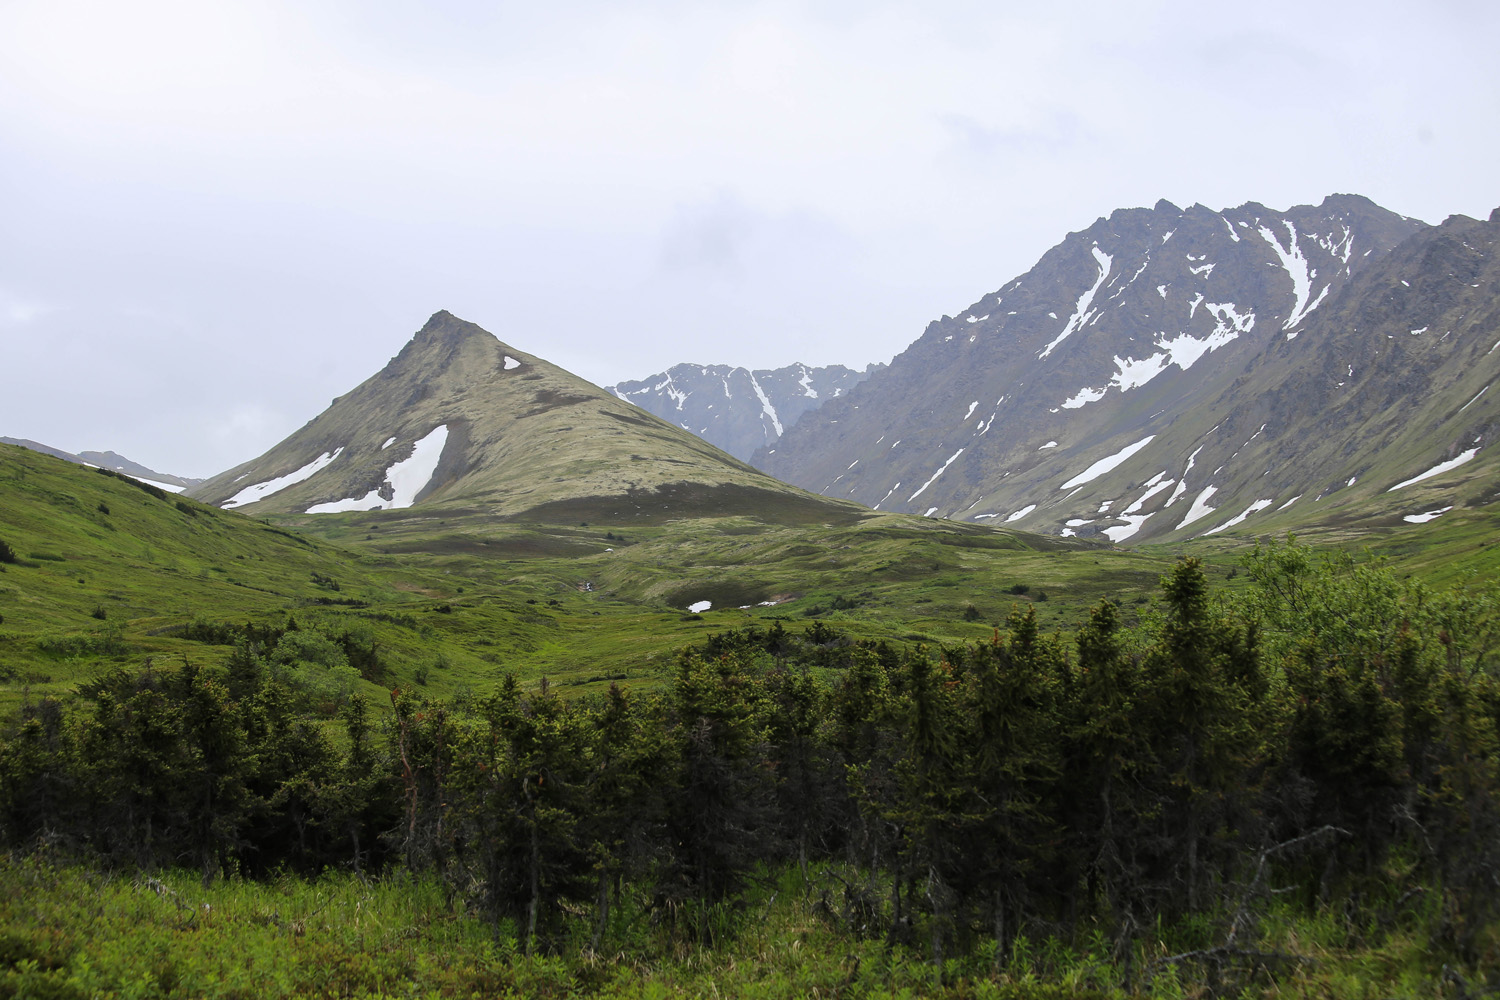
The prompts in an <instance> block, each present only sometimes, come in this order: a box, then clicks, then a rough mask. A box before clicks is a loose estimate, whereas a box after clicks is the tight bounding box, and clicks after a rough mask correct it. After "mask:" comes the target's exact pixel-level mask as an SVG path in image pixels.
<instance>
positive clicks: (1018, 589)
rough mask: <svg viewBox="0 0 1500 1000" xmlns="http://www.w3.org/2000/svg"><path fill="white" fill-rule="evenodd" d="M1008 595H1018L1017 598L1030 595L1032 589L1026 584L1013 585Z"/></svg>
mask: <svg viewBox="0 0 1500 1000" xmlns="http://www.w3.org/2000/svg"><path fill="white" fill-rule="evenodd" d="M1006 593H1007V594H1016V595H1017V596H1019V595H1021V594H1029V593H1031V588H1030V587H1029V586H1027V585H1026V584H1024V583H1016V584H1012V585H1011V588H1010V589H1009V590H1007V591H1006Z"/></svg>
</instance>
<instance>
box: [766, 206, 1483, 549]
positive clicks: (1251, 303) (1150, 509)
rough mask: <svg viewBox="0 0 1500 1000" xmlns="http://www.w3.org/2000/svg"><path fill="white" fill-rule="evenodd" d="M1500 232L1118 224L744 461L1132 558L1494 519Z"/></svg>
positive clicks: (1248, 219)
mask: <svg viewBox="0 0 1500 1000" xmlns="http://www.w3.org/2000/svg"><path fill="white" fill-rule="evenodd" d="M1497 233H1500V217H1497V216H1493V215H1492V216H1491V218H1490V219H1489V220H1488V221H1477V220H1474V219H1469V218H1466V217H1462V216H1455V217H1454V218H1451V219H1449V220H1448V221H1447V222H1445V223H1443V224H1442V225H1441V226H1428V225H1426V224H1425V223H1422V222H1419V221H1417V220H1414V219H1409V218H1405V217H1402V216H1399V215H1396V214H1395V213H1392V212H1389V211H1387V210H1385V209H1382V208H1380V207H1379V206H1377V205H1375V204H1374V203H1372V202H1370V201H1369V200H1368V199H1365V198H1362V197H1359V196H1352V195H1335V196H1331V197H1329V198H1327V199H1326V200H1324V201H1323V203H1322V204H1320V205H1318V206H1300V207H1296V208H1292V209H1290V210H1288V211H1286V212H1277V211H1273V210H1271V209H1269V208H1266V207H1265V206H1263V205H1259V204H1256V203H1253V202H1252V203H1249V204H1246V205H1242V206H1240V207H1238V208H1235V209H1230V210H1227V211H1224V212H1215V211H1212V210H1210V209H1208V208H1205V207H1203V206H1201V205H1194V206H1192V207H1190V208H1187V209H1179V208H1177V207H1176V206H1174V205H1171V204H1169V203H1167V202H1165V201H1163V202H1158V203H1157V205H1156V206H1155V207H1154V208H1151V209H1125V210H1120V211H1117V212H1114V213H1113V214H1111V215H1110V216H1109V217H1108V218H1106V219H1099V220H1098V221H1097V222H1095V223H1094V224H1093V225H1092V226H1090V227H1089V228H1087V229H1085V230H1083V231H1082V232H1077V233H1072V234H1069V236H1068V237H1067V238H1066V239H1064V240H1063V241H1062V242H1061V243H1060V244H1058V245H1057V246H1056V247H1054V248H1053V249H1052V250H1050V251H1048V252H1047V253H1046V254H1045V255H1044V256H1043V257H1042V258H1041V260H1040V261H1039V262H1038V263H1037V264H1036V265H1035V266H1034V267H1033V268H1032V269H1031V270H1029V271H1028V272H1026V273H1025V274H1023V275H1021V276H1020V277H1017V278H1015V279H1013V280H1011V281H1009V282H1007V283H1006V284H1004V285H1002V286H1001V287H1000V288H999V289H997V290H995V291H993V292H990V293H989V294H986V295H984V296H982V297H981V298H980V299H979V300H978V301H977V302H975V303H974V304H973V305H972V306H970V307H969V308H967V309H965V310H963V311H962V312H960V313H959V314H958V315H957V316H944V317H942V318H941V319H940V320H937V321H934V322H933V323H931V324H929V325H928V327H927V329H926V331H925V332H924V333H923V334H922V336H921V337H920V338H918V339H917V341H916V342H915V343H913V344H912V345H911V346H910V347H909V348H908V349H907V350H906V351H904V352H903V353H902V354H900V355H899V356H897V357H896V358H895V359H894V360H893V361H892V362H891V364H890V365H889V367H887V368H885V369H883V370H881V371H878V372H875V373H874V374H872V375H871V377H870V378H869V379H867V380H865V381H863V382H862V383H860V384H859V385H857V386H855V387H854V388H853V389H851V390H850V391H849V392H848V393H847V394H845V395H842V396H840V397H838V398H836V399H832V400H829V401H828V402H826V403H825V404H824V405H823V406H821V407H820V408H818V409H817V410H816V411H813V412H811V413H809V414H807V415H806V416H804V417H803V419H801V420H800V421H799V422H798V423H797V424H796V425H795V426H793V427H791V428H789V429H788V430H787V432H786V433H785V434H783V435H782V436H781V437H780V439H779V440H778V441H777V442H776V443H775V444H774V445H771V446H768V447H766V448H764V449H762V450H761V451H760V452H758V453H757V454H756V455H755V456H754V457H753V459H752V461H753V462H754V464H756V465H757V466H758V467H760V468H763V469H765V470H766V471H767V472H769V473H771V474H772V475H774V476H777V477H778V478H781V479H784V480H786V481H788V482H791V483H795V484H798V485H801V486H803V487H806V488H808V489H811V490H815V491H817V492H820V493H823V494H826V495H829V496H838V497H843V498H847V499H851V500H855V501H857V502H859V503H861V504H865V505H867V506H870V507H874V508H877V509H880V510H897V511H906V512H912V513H918V514H926V515H929V516H937V517H943V518H952V519H961V520H967V521H977V522H980V523H1006V524H1013V525H1015V526H1016V527H1018V528H1022V529H1024V530H1029V531H1034V532H1044V533H1050V534H1061V535H1074V534H1076V535H1093V534H1097V535H1104V536H1106V537H1108V538H1110V539H1111V540H1113V541H1115V542H1123V541H1126V540H1130V541H1139V540H1145V539H1178V538H1184V537H1190V536H1194V535H1198V534H1201V533H1205V532H1213V531H1217V530H1223V529H1227V528H1232V527H1236V526H1238V525H1239V524H1241V523H1245V524H1247V525H1248V526H1249V527H1250V528H1257V527H1261V526H1270V527H1276V528H1280V527H1292V526H1295V525H1297V524H1301V523H1311V522H1317V523H1328V522H1329V521H1331V520H1344V521H1348V520H1350V519H1351V518H1352V519H1354V520H1361V521H1363V522H1366V523H1369V524H1371V525H1375V524H1392V523H1396V524H1399V523H1401V521H1402V519H1403V518H1404V519H1407V520H1410V519H1412V518H1430V517H1433V516H1439V514H1438V513H1437V512H1440V511H1442V510H1444V509H1451V507H1453V506H1454V505H1456V504H1462V503H1484V502H1488V501H1490V500H1493V499H1494V492H1493V486H1492V484H1493V483H1494V480H1495V477H1494V475H1493V472H1494V469H1493V467H1492V464H1491V462H1490V461H1489V453H1488V452H1487V451H1486V450H1485V445H1486V443H1487V442H1488V441H1489V439H1490V436H1491V435H1492V433H1493V431H1494V425H1495V421H1496V416H1497V410H1496V406H1497V401H1496V398H1495V397H1494V396H1493V395H1492V394H1488V393H1487V389H1488V387H1489V385H1490V383H1491V382H1492V381H1493V380H1494V378H1495V376H1496V375H1497V374H1500V350H1497V347H1500V344H1497V340H1500V333H1497V318H1500V317H1497V298H1496V291H1497V285H1496V283H1495V282H1496V278H1497V277H1500V266H1497V262H1496V259H1495V254H1494V247H1495V238H1496V235H1497ZM1247 530H1248V528H1247Z"/></svg>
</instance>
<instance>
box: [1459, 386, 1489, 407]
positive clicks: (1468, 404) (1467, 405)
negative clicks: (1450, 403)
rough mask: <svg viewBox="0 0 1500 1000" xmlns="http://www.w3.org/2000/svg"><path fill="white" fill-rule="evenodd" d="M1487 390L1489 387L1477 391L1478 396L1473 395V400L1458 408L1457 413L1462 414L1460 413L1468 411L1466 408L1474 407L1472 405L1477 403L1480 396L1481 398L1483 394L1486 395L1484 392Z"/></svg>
mask: <svg viewBox="0 0 1500 1000" xmlns="http://www.w3.org/2000/svg"><path fill="white" fill-rule="evenodd" d="M1489 390H1490V387H1489V386H1485V387H1484V388H1483V389H1480V390H1479V392H1478V394H1477V395H1475V397H1474V398H1473V399H1471V400H1469V401H1468V402H1467V403H1465V404H1464V405H1463V406H1460V407H1459V408H1458V412H1459V413H1462V412H1464V411H1465V410H1467V409H1468V408H1469V407H1471V406H1473V405H1474V403H1475V402H1477V401H1478V399H1479V397H1480V396H1483V395H1484V394H1485V393H1486V392H1489Z"/></svg>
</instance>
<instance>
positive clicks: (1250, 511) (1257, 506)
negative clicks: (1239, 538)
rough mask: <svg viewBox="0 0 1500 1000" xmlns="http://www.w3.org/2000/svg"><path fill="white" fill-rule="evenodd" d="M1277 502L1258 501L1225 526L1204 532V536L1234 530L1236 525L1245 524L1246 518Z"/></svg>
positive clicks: (1273, 499) (1232, 518)
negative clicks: (1228, 529) (1227, 529)
mask: <svg viewBox="0 0 1500 1000" xmlns="http://www.w3.org/2000/svg"><path fill="white" fill-rule="evenodd" d="M1275 502H1276V498H1275V497H1272V498H1271V499H1269V500H1257V501H1255V502H1254V503H1253V504H1251V505H1250V506H1248V507H1246V508H1245V509H1244V510H1243V511H1242V512H1240V513H1239V514H1237V515H1235V516H1234V517H1231V518H1230V519H1229V520H1227V521H1225V522H1224V523H1223V524H1221V525H1219V526H1218V527H1217V528H1209V529H1208V530H1207V531H1205V532H1204V534H1205V535H1212V534H1215V533H1216V532H1220V531H1223V530H1224V529H1226V528H1232V527H1234V526H1235V525H1236V524H1242V523H1243V522H1244V520H1245V518H1247V517H1249V516H1250V515H1251V514H1254V513H1256V512H1257V511H1262V510H1265V509H1266V508H1267V507H1269V506H1271V504H1273V503H1275Z"/></svg>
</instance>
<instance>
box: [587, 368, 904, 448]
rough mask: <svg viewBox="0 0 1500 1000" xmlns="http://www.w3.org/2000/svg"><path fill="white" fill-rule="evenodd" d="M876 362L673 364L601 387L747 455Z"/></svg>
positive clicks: (868, 373)
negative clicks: (759, 365)
mask: <svg viewBox="0 0 1500 1000" xmlns="http://www.w3.org/2000/svg"><path fill="white" fill-rule="evenodd" d="M883 367H885V366H884V365H880V364H873V365H870V366H868V367H866V368H865V370H864V371H855V370H854V369H852V368H845V367H844V366H843V365H830V366H828V367H826V368H809V367H807V366H806V365H801V364H797V365H788V366H787V367H785V368H775V369H756V370H755V371H751V370H750V369H748V368H731V367H729V366H728V365H707V366H704V365H674V366H673V367H671V368H669V369H667V370H666V371H664V372H659V373H658V374H656V375H652V376H649V377H647V378H644V379H641V380H639V381H635V382H621V383H619V384H618V385H612V386H606V387H605V391H606V392H612V393H614V394H615V395H616V396H618V397H620V398H621V399H623V400H625V401H626V402H629V403H634V404H635V405H637V406H639V407H640V408H641V409H643V410H647V411H649V412H651V413H654V414H656V415H657V416H658V417H661V418H662V419H663V420H666V421H668V422H669V423H673V424H676V425H677V426H678V427H681V428H682V429H683V430H685V431H691V432H692V433H694V434H697V435H698V436H699V437H701V438H703V439H704V440H705V441H708V442H710V443H712V444H714V445H716V446H717V447H719V448H722V449H723V450H724V451H727V452H728V453H729V454H731V455H733V456H734V457H735V458H738V459H740V460H742V461H749V459H750V456H751V455H753V454H755V452H756V450H757V449H760V448H765V447H769V446H770V445H772V444H774V443H775V442H776V440H777V439H778V438H780V437H781V435H782V433H783V431H785V429H786V428H788V427H791V426H792V425H793V424H795V423H796V422H797V419H798V418H799V417H801V416H802V414H804V413H806V412H808V411H809V410H815V409H817V408H818V407H819V406H821V405H822V404H823V403H825V402H826V401H828V400H830V399H834V398H836V397H838V396H842V395H843V394H844V393H846V392H848V391H849V390H850V389H852V388H853V387H854V386H855V385H858V384H859V383H860V382H863V381H864V380H865V379H867V378H869V377H870V376H871V375H872V374H874V373H875V372H876V371H879V370H880V369H881V368H883Z"/></svg>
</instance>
